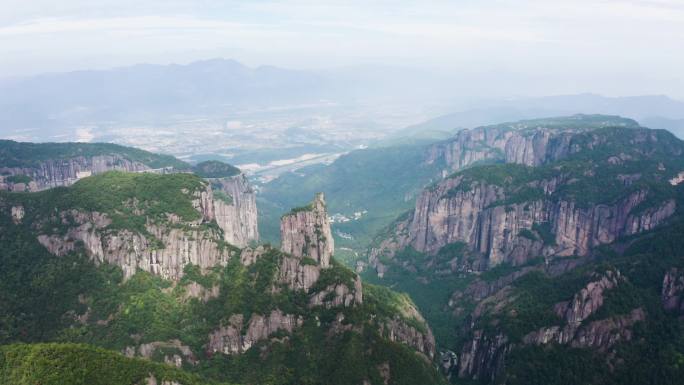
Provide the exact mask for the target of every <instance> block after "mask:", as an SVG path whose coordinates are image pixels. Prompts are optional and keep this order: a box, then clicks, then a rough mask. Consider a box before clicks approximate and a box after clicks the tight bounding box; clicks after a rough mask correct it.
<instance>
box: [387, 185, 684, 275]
mask: <svg viewBox="0 0 684 385" xmlns="http://www.w3.org/2000/svg"><path fill="white" fill-rule="evenodd" d="M461 182H462V180H461V178H458V177H457V178H451V179H447V180H445V181H443V182H442V183H440V184H439V185H438V186H436V188H434V189H428V190H425V191H424V192H423V193H422V194H421V195H420V197H419V198H418V200H417V202H416V206H415V209H414V211H413V215H412V216H411V217H410V218H409V219H408V220H407V221H406V223H405V224H404V225H403V226H405V228H406V229H407V231H401V226H397V227H396V228H397V231H396V234H397V235H396V236H394V237H393V238H391V239H389V240H387V241H385V242H383V244H381V246H380V248H379V250H378V251H376V254H382V253H385V254H389V255H392V254H393V253H394V252H395V251H396V250H400V249H401V248H403V247H406V246H411V247H413V248H414V249H416V250H418V251H421V252H425V253H428V254H435V253H437V252H438V251H439V250H440V249H441V248H442V247H444V246H446V245H448V244H450V243H454V242H464V243H466V244H467V245H468V247H469V249H470V250H471V251H474V252H477V253H479V254H480V255H481V256H482V260H481V261H480V263H479V265H476V266H474V268H475V269H486V268H491V267H493V266H496V265H499V264H501V263H503V262H508V263H511V264H513V265H521V264H524V263H525V262H526V261H527V260H529V258H531V257H536V256H540V255H542V256H546V257H552V256H570V255H580V256H584V255H587V254H588V253H589V252H590V250H591V249H592V248H593V247H596V246H599V245H602V244H607V243H612V242H614V241H615V240H616V239H617V238H619V237H623V236H628V235H633V234H638V233H640V232H644V231H648V230H651V229H653V228H654V227H656V226H658V225H659V224H661V223H662V222H663V221H665V220H666V219H667V218H669V217H670V216H671V215H672V214H674V212H675V208H676V204H675V201H674V200H672V199H670V200H666V201H663V202H661V203H660V204H659V205H656V206H654V207H650V208H647V209H644V210H640V211H636V210H635V208H636V207H637V206H639V205H640V204H641V203H642V202H644V201H645V200H646V197H647V195H648V191H646V190H639V191H636V192H634V193H632V194H630V195H628V196H626V197H625V198H623V199H622V200H620V201H618V202H616V203H614V204H596V205H591V206H588V207H582V206H579V205H578V204H577V203H575V202H573V201H565V200H556V199H551V197H550V196H549V197H547V198H540V199H535V200H531V201H525V202H522V203H512V204H501V202H505V200H506V198H507V197H506V194H505V193H504V189H503V188H502V187H499V186H496V185H491V184H486V183H484V182H478V183H473V184H472V185H470V186H468V187H467V188H464V187H463V186H461V185H460V184H461ZM557 183H558V182H557V181H547V182H546V183H541V182H539V183H537V184H538V186H537V187H539V188H542V189H543V191H545V192H546V193H547V194H550V193H552V192H553V191H554V189H555V185H556V184H557ZM544 232H546V233H544Z"/></svg>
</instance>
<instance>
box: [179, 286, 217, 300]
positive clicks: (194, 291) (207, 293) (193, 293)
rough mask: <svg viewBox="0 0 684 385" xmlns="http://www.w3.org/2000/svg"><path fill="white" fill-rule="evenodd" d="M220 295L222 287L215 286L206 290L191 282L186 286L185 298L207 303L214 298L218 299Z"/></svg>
mask: <svg viewBox="0 0 684 385" xmlns="http://www.w3.org/2000/svg"><path fill="white" fill-rule="evenodd" d="M219 294H220V287H219V286H218V285H213V286H212V287H210V288H206V287H204V286H202V285H200V284H199V283H197V282H190V283H189V284H187V285H186V286H185V298H186V299H189V298H197V299H199V300H200V301H202V302H205V303H206V302H207V301H209V300H210V299H212V298H217V297H218V296H219Z"/></svg>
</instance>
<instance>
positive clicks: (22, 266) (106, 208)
mask: <svg viewBox="0 0 684 385" xmlns="http://www.w3.org/2000/svg"><path fill="white" fill-rule="evenodd" d="M204 185H205V183H204V182H203V181H202V180H201V179H200V178H199V177H197V176H195V175H192V174H173V175H154V174H125V173H119V172H110V173H105V174H102V175H97V176H93V177H89V178H85V179H83V180H81V181H79V182H78V183H76V184H75V185H73V186H70V187H67V188H57V189H51V190H47V191H43V192H40V193H31V194H27V193H6V192H3V193H0V250H2V252H1V253H0V305H1V306H0V345H6V346H4V347H2V348H0V357H1V358H0V370H2V372H1V373H0V376H5V377H0V379H5V378H7V379H8V380H6V381H5V382H7V383H19V384H24V383H26V384H28V383H31V384H33V383H46V384H51V383H76V384H78V383H83V384H86V383H95V384H97V383H101V381H108V382H105V383H111V384H119V383H120V384H129V383H130V384H137V383H140V381H141V378H142V379H144V378H145V377H140V376H141V375H145V376H146V375H149V374H150V373H153V374H154V375H155V376H156V377H157V379H158V380H161V379H172V378H175V379H178V380H179V381H181V383H183V384H184V385H185V384H195V383H203V384H204V383H211V381H226V382H231V383H232V382H236V383H259V384H295V383H296V384H320V383H330V384H349V383H360V382H361V381H362V380H363V379H370V380H371V382H372V383H373V384H381V383H383V379H382V378H381V374H380V371H379V369H378V367H379V366H380V365H383V364H385V363H387V364H388V365H389V367H390V373H391V380H390V383H391V384H415V383H431V384H432V383H434V384H440V383H442V379H441V377H440V375H439V374H438V373H437V371H436V370H435V369H434V368H433V367H432V364H431V363H430V362H428V361H427V360H425V358H424V357H423V356H419V355H417V353H416V352H415V351H414V350H412V349H410V348H408V347H406V346H404V345H402V344H399V343H394V342H390V341H389V340H388V339H387V338H386V336H382V335H380V334H379V325H378V324H379V323H381V322H384V320H386V319H388V318H399V319H403V320H404V321H405V322H406V323H408V324H409V325H411V326H414V327H415V328H417V329H418V330H421V331H425V330H426V325H425V324H424V322H423V321H421V319H420V318H419V316H418V315H417V314H416V313H415V312H414V311H412V310H411V309H412V308H413V305H412V303H411V301H410V299H409V298H408V297H406V296H402V295H399V294H396V293H393V292H391V291H389V290H387V289H385V288H373V287H369V288H367V289H366V292H364V300H365V301H364V304H363V305H361V306H355V307H348V308H332V309H328V308H326V307H325V306H321V307H311V306H310V305H309V301H310V297H311V296H312V295H313V294H315V293H316V292H318V291H320V290H323V289H326V288H327V287H328V286H330V285H334V284H345V285H347V286H348V287H350V288H354V280H355V278H356V276H355V274H354V273H353V272H352V271H351V270H349V269H348V268H346V267H344V266H343V265H341V264H340V263H338V262H337V261H335V260H332V262H331V267H330V268H328V269H324V270H323V271H322V272H321V275H320V278H319V280H318V282H317V283H316V285H315V286H314V287H313V288H312V289H311V290H310V291H309V292H305V291H293V290H290V289H289V288H288V287H287V286H284V285H282V284H280V283H279V282H278V276H277V274H278V268H279V266H280V265H281V260H282V258H283V254H282V253H281V252H280V251H278V250H276V249H273V248H270V247H266V251H265V252H264V254H263V255H261V256H260V257H259V258H258V259H257V261H256V262H255V263H253V264H251V265H249V266H245V265H243V264H241V263H240V260H239V258H237V257H233V258H231V259H230V260H229V262H228V263H227V264H226V265H225V266H216V267H214V268H213V269H210V270H208V271H202V270H201V269H200V268H199V267H198V266H194V265H186V266H185V269H184V276H183V278H182V279H181V280H180V281H179V282H178V283H173V282H171V281H167V280H164V279H162V278H160V277H159V276H156V275H153V274H150V273H147V272H144V271H138V272H137V273H136V274H134V275H133V276H132V277H130V278H129V279H127V280H124V278H123V272H122V271H121V269H120V268H118V267H115V266H111V265H108V264H101V265H99V266H97V265H95V264H94V263H92V262H91V261H90V259H89V258H88V257H87V256H86V255H83V253H82V252H80V251H79V250H77V252H75V253H70V254H67V255H65V256H62V257H56V256H53V255H51V254H49V253H48V252H47V251H46V249H45V248H44V247H43V246H41V245H40V244H39V243H38V241H37V239H36V231H43V230H44V228H45V227H46V225H45V223H48V226H47V227H50V226H64V227H65V228H66V227H69V226H71V225H73V223H70V222H69V220H68V219H64V220H66V223H64V222H63V221H64V220H63V219H62V217H61V216H60V215H59V213H60V212H61V211H64V210H66V211H68V210H70V209H72V208H79V209H83V210H88V211H91V210H95V211H100V212H105V213H107V214H108V215H110V216H112V217H116V216H117V215H121V216H124V215H126V216H128V217H136V216H140V217H141V218H143V219H144V220H145V221H147V220H163V219H164V218H165V216H166V215H167V214H168V213H175V214H176V215H178V216H179V217H181V218H182V219H183V220H193V219H196V218H197V216H196V215H195V214H193V215H188V214H189V213H190V209H192V205H191V199H192V193H193V191H196V189H198V188H200V187H202V186H204ZM104 192H106V193H104ZM105 197H109V199H105ZM18 204H21V205H22V206H23V207H25V210H26V215H25V216H24V218H23V219H22V221H21V223H18V224H15V223H14V222H13V221H12V217H11V215H10V208H11V207H13V206H15V205H18ZM129 206H130V208H131V210H130V211H129ZM133 208H135V209H137V210H136V211H133ZM192 210H193V211H194V212H195V213H196V212H197V211H196V210H194V209H192ZM64 218H69V217H64ZM46 219H48V220H47V221H46ZM118 223H119V226H121V227H120V229H123V228H126V229H129V230H134V231H137V230H138V228H137V227H136V226H137V225H138V224H137V223H136V222H133V221H131V220H130V219H126V218H121V220H120V222H118ZM142 223H145V222H142ZM112 226H113V225H112ZM47 230H53V229H50V228H48V229H47ZM61 230H63V229H60V231H61ZM234 255H235V254H234ZM303 263H305V264H312V263H314V264H315V261H313V260H311V259H310V258H308V259H305V260H304V262H303ZM194 283H198V284H200V285H202V287H204V288H206V289H212V288H213V287H216V288H217V289H218V290H217V292H218V296H216V297H212V298H209V299H208V300H206V302H204V301H202V300H200V299H198V298H191V297H189V296H188V285H190V284H194ZM276 309H277V310H280V311H282V312H283V313H285V314H289V315H293V316H295V317H297V318H300V317H301V319H302V320H303V325H302V326H300V327H297V328H296V329H295V331H294V332H293V333H292V334H288V333H284V332H281V333H276V334H275V335H273V336H271V339H270V340H265V341H262V342H260V343H258V344H257V345H256V346H255V347H253V348H252V349H250V350H248V351H247V352H246V353H245V354H241V355H236V356H226V355H223V354H212V353H211V352H209V351H207V348H206V345H207V343H208V340H209V334H210V333H211V332H212V331H214V330H216V329H217V328H218V327H220V326H221V325H226V324H227V322H228V319H229V318H230V317H231V316H232V315H235V314H242V315H243V316H244V317H245V322H248V321H249V320H250V318H251V317H252V316H254V315H268V314H270V313H271V311H273V310H276ZM333 330H336V331H333ZM243 332H244V331H243ZM170 340H178V341H180V343H181V344H183V345H186V346H188V347H190V349H191V350H192V351H193V352H194V354H195V355H196V357H197V358H198V359H199V360H200V363H199V364H198V365H192V364H189V363H188V362H185V363H184V367H183V370H184V371H179V370H176V369H172V368H171V367H169V366H167V365H161V364H158V363H155V362H152V361H163V359H164V354H181V355H182V352H181V351H180V350H179V349H178V348H174V347H164V348H161V350H159V351H157V352H156V353H154V354H153V355H152V361H147V360H145V361H142V360H130V359H127V358H124V357H122V356H120V355H119V354H118V353H114V351H122V350H123V349H125V348H126V347H129V346H137V345H139V344H143V343H151V342H157V341H170ZM18 342H24V343H33V344H31V345H7V344H12V343H18ZM42 342H59V343H61V344H59V345H57V344H51V345H35V343H42ZM72 343H78V344H83V345H71V344H72ZM93 346H97V347H101V348H106V349H110V351H106V350H101V349H96V348H93ZM1 349H5V350H1ZM4 351H7V352H8V355H3V352H4ZM63 360H66V361H63ZM19 361H21V362H22V363H23V364H22V365H19V364H17V362H19ZM98 363H99V365H100V366H101V367H98V366H97V364H98ZM3 365H4V366H3ZM73 365H81V366H79V370H76V369H74V366H73ZM27 368H35V371H34V373H28V369H27ZM110 370H111V371H115V372H116V374H112V375H110V372H109V371H110ZM188 373H191V374H188ZM93 378H97V380H93ZM60 380H61V381H62V382H59V381H60ZM0 382H3V381H0ZM5 382H3V383H5Z"/></svg>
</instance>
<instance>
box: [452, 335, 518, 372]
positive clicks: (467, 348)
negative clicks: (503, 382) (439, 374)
mask: <svg viewBox="0 0 684 385" xmlns="http://www.w3.org/2000/svg"><path fill="white" fill-rule="evenodd" d="M509 351H510V343H509V342H508V338H507V337H506V336H505V335H503V334H497V335H495V336H489V335H487V334H486V333H484V332H483V331H482V330H475V331H473V335H472V338H470V339H469V340H468V341H467V342H466V343H465V345H464V346H463V349H461V354H460V355H459V356H458V377H459V378H469V379H473V380H487V381H488V382H491V381H494V379H495V378H496V377H497V375H498V374H499V373H501V371H502V370H503V368H504V363H505V357H506V354H507V353H508V352H509Z"/></svg>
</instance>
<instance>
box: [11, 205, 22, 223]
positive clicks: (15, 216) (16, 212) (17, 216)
mask: <svg viewBox="0 0 684 385" xmlns="http://www.w3.org/2000/svg"><path fill="white" fill-rule="evenodd" d="M24 214H25V213H24V206H12V222H14V224H15V225H18V224H19V223H21V220H22V219H24Z"/></svg>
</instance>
